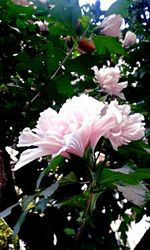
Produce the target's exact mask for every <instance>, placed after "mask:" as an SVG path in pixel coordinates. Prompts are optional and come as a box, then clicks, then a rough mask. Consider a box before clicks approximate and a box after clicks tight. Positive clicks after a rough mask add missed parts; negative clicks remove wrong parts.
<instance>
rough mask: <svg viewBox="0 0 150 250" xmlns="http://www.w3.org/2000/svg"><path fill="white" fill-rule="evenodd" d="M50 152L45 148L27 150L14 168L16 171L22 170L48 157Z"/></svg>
mask: <svg viewBox="0 0 150 250" xmlns="http://www.w3.org/2000/svg"><path fill="white" fill-rule="evenodd" d="M48 154H49V152H48V151H47V150H44V149H43V148H33V149H27V150H25V151H24V152H23V153H22V154H21V155H20V159H19V161H18V162H17V164H16V165H15V167H14V168H13V170H14V171H16V170H18V169H20V168H22V167H23V166H24V165H26V164H28V163H30V162H32V161H34V160H36V159H38V158H39V157H42V156H45V155H48Z"/></svg>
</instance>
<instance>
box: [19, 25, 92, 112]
mask: <svg viewBox="0 0 150 250" xmlns="http://www.w3.org/2000/svg"><path fill="white" fill-rule="evenodd" d="M89 26H90V22H89V23H88V26H87V27H86V29H85V31H84V32H83V34H82V36H81V37H80V38H79V39H78V40H77V41H76V42H75V44H74V46H73V47H72V48H71V50H70V51H69V53H68V54H67V55H66V56H65V58H64V59H63V61H62V62H61V63H60V65H59V66H58V68H57V69H56V71H55V72H54V74H53V75H52V76H51V77H50V80H53V79H54V77H55V76H56V75H57V73H58V72H59V70H60V69H61V68H62V66H63V65H64V64H65V63H66V61H67V59H68V58H69V56H70V55H71V54H72V52H73V50H74V49H75V48H76V46H77V45H78V43H79V42H80V41H81V40H82V38H83V37H84V36H85V34H86V32H87V31H88V29H89ZM39 96H40V91H39V92H38V93H37V94H36V95H35V96H34V97H33V98H32V99H31V100H30V102H28V103H27V104H26V105H25V106H24V108H23V110H25V109H26V108H27V107H28V106H29V105H31V104H32V103H33V102H34V101H35V100H36V99H37V98H38V97H39Z"/></svg>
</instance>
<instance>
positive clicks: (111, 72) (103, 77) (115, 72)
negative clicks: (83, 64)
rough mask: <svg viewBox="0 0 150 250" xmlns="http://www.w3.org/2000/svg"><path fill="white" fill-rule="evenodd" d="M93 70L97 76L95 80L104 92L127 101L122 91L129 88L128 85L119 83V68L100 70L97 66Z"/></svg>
mask: <svg viewBox="0 0 150 250" xmlns="http://www.w3.org/2000/svg"><path fill="white" fill-rule="evenodd" d="M92 69H93V70H94V74H95V77H94V80H95V81H96V82H98V83H99V85H100V87H101V88H102V91H103V92H105V93H108V94H110V95H114V96H118V97H120V98H121V99H125V97H124V94H123V93H122V92H121V91H122V90H123V89H124V88H126V87H127V85H128V83H127V82H119V78H120V71H119V68H118V67H115V68H113V67H103V68H101V69H100V70H99V69H98V67H97V66H94V67H93V68H92Z"/></svg>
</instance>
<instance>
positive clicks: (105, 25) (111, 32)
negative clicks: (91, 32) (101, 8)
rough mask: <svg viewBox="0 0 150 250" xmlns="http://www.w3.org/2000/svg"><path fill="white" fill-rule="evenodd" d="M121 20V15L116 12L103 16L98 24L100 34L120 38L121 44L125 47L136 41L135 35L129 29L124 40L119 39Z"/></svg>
mask: <svg viewBox="0 0 150 250" xmlns="http://www.w3.org/2000/svg"><path fill="white" fill-rule="evenodd" d="M122 21H123V19H122V17H121V15H117V14H113V15H110V16H108V17H105V18H104V20H103V21H102V23H101V25H100V34H103V35H106V36H113V37H118V38H120V41H121V42H122V46H123V47H125V48H126V47H129V46H131V45H133V44H135V43H136V35H135V34H134V33H133V32H131V31H127V33H126V34H125V37H124V40H122V39H121V36H122V35H121V25H122Z"/></svg>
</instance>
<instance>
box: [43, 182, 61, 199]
mask: <svg viewBox="0 0 150 250" xmlns="http://www.w3.org/2000/svg"><path fill="white" fill-rule="evenodd" d="M58 187H59V183H58V181H56V182H55V183H54V184H52V185H50V187H48V188H46V189H44V190H43V191H42V192H41V195H43V196H45V197H50V196H51V195H52V194H53V193H54V192H55V191H56V190H57V189H58Z"/></svg>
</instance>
